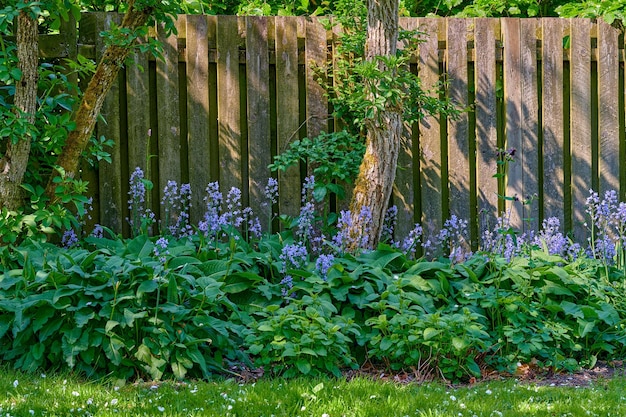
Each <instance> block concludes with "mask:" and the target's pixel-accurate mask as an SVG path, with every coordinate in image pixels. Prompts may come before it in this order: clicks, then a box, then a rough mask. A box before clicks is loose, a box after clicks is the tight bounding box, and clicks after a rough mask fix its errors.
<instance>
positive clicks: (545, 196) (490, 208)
mask: <svg viewBox="0 0 626 417" xmlns="http://www.w3.org/2000/svg"><path fill="white" fill-rule="evenodd" d="M119 19H120V17H119V16H117V15H114V14H98V13H94V14H86V15H83V17H82V20H81V22H80V30H79V48H78V49H79V52H81V53H83V54H87V55H89V54H91V55H92V56H93V57H95V58H98V57H99V56H100V54H101V52H102V50H103V46H104V45H103V41H102V39H101V38H100V37H99V36H97V35H96V34H98V33H99V32H100V31H102V30H104V29H105V28H106V27H107V26H108V25H109V24H110V23H111V22H114V21H116V20H119ZM401 26H402V27H404V28H406V29H420V30H421V31H422V32H424V33H426V34H427V36H424V42H423V43H422V44H421V45H420V48H419V51H418V53H417V54H416V56H415V60H414V63H413V65H412V67H411V68H412V70H413V71H417V73H418V74H419V76H420V78H421V81H422V84H423V87H424V88H426V89H429V90H432V89H433V88H434V87H435V86H436V84H437V83H438V82H439V81H440V80H442V79H444V78H445V79H446V80H447V81H448V84H447V87H446V90H445V91H444V92H443V93H445V94H447V95H448V96H449V97H451V98H452V99H453V100H454V101H455V102H457V103H458V104H459V105H460V106H464V107H465V106H470V105H471V109H470V111H468V112H465V113H463V114H462V115H461V117H460V118H458V119H456V120H446V119H443V118H433V117H430V118H426V119H424V120H423V121H422V122H420V123H419V125H416V126H412V127H408V128H407V134H406V136H405V138H404V139H403V145H402V149H403V151H402V153H401V156H400V162H399V169H398V175H397V180H396V184H395V189H394V194H393V202H394V204H396V205H397V206H398V208H399V221H398V225H399V231H400V233H401V234H403V233H406V232H407V231H408V230H409V229H411V228H412V225H413V224H414V223H415V222H420V223H422V224H423V225H424V227H425V229H426V230H427V231H434V230H438V229H439V228H440V227H441V225H442V224H443V222H444V221H445V219H447V218H448V217H449V216H450V215H453V214H454V215H457V216H459V217H462V218H465V219H468V220H470V222H471V225H472V226H471V232H472V236H473V237H474V238H475V237H476V236H477V235H478V234H479V233H480V230H481V229H482V228H483V227H485V226H486V225H487V220H486V219H487V218H488V217H491V220H490V222H491V224H493V216H495V215H497V214H498V212H499V211H500V212H501V211H502V210H506V212H508V213H510V217H511V221H512V223H513V224H514V225H516V226H519V227H521V228H530V229H534V230H536V229H538V227H539V226H540V225H541V220H542V219H545V218H548V217H552V216H554V217H557V218H559V219H560V220H561V224H562V225H564V227H565V229H566V230H569V231H573V233H574V235H575V237H576V238H578V239H581V238H583V237H584V236H585V227H584V225H583V223H584V220H585V211H584V208H585V199H586V197H587V196H588V192H589V190H590V189H594V190H598V191H600V192H604V191H605V190H610V189H615V190H618V191H619V193H620V196H622V197H623V196H624V194H625V192H626V169H625V167H624V164H626V159H625V157H624V153H625V151H624V149H625V148H624V145H623V144H624V132H625V122H624V118H625V112H624V109H625V106H624V90H625V83H624V76H625V75H624V56H623V55H624V48H623V47H624V39H623V36H622V35H621V34H620V32H619V31H617V30H616V29H614V28H612V27H611V26H609V25H607V24H605V23H604V22H602V21H598V22H594V21H591V20H586V19H571V20H568V19H557V18H544V19H514V18H503V19H436V18H435V19H431V18H424V19H422V18H420V19H417V18H411V19H404V18H403V19H401ZM177 28H178V34H177V35H172V36H169V37H165V36H164V35H163V33H162V30H161V29H160V28H157V29H156V30H155V36H158V37H159V38H160V39H161V41H162V42H163V60H158V61H155V60H153V59H151V58H150V57H148V56H146V55H143V54H139V53H138V54H135V55H133V56H132V58H131V64H130V65H128V66H127V68H126V70H125V71H124V72H122V73H121V74H120V76H119V82H118V83H117V85H116V86H115V87H114V88H113V89H112V91H111V92H110V93H109V95H108V97H107V102H106V105H105V108H104V111H103V115H104V118H105V119H106V123H105V122H99V123H98V127H97V134H98V135H104V136H106V137H107V138H111V139H114V140H115V142H116V144H117V146H116V147H115V149H114V150H113V163H112V164H110V165H108V164H103V165H101V166H100V169H99V171H98V172H85V176H86V177H87V178H88V179H90V181H92V183H93V184H97V185H98V192H97V193H96V196H95V197H96V204H95V206H96V207H99V209H98V213H97V216H98V217H99V219H100V222H101V223H102V224H105V225H107V226H110V227H112V228H114V229H116V230H126V228H127V226H125V223H126V222H125V220H124V219H125V218H126V217H127V216H128V208H127V199H128V197H127V192H128V185H127V184H128V178H129V174H130V173H131V172H132V170H133V169H134V167H136V166H139V167H141V168H142V169H144V171H147V172H149V175H150V178H151V179H152V180H153V182H154V183H155V189H154V192H153V195H152V202H153V205H154V208H155V209H157V211H158V202H159V200H160V191H159V190H162V189H163V187H164V186H165V184H166V183H167V181H168V180H175V181H178V182H179V183H180V182H183V183H187V182H188V183H190V184H191V188H192V191H193V195H194V198H193V205H194V208H193V213H192V220H193V221H197V220H198V219H199V218H200V217H201V216H202V212H203V201H202V200H203V195H204V188H205V187H206V185H207V183H209V182H210V181H219V182H220V185H221V188H222V190H225V191H227V190H228V189H230V187H238V188H240V189H241V190H242V192H243V196H244V202H245V203H246V204H249V205H250V206H251V207H252V208H253V209H254V210H255V212H256V213H259V214H261V217H262V218H264V219H267V218H268V217H269V215H270V212H269V211H268V209H267V208H264V207H263V206H262V205H261V201H262V199H263V187H264V184H265V182H266V180H267V179H268V177H270V176H272V175H276V174H273V173H271V172H270V171H269V169H268V168H267V166H268V164H270V163H271V161H272V157H273V156H274V155H276V154H277V153H278V152H280V151H281V150H283V149H285V148H286V146H287V145H288V144H289V142H290V141H292V140H294V139H295V138H298V137H304V136H314V135H317V134H318V133H320V132H321V131H328V130H330V129H333V122H332V119H331V118H329V108H328V103H327V100H326V98H325V95H324V90H323V89H322V88H321V87H320V86H319V85H318V83H317V82H316V81H315V75H314V74H313V71H312V65H324V64H325V63H326V62H329V59H331V57H332V52H333V37H334V36H336V34H333V33H332V31H326V30H325V28H324V26H323V25H322V24H320V22H319V21H317V20H316V19H309V18H304V17H234V16H220V17H215V16H180V17H179V18H178V21H177ZM440 93H442V92H437V91H433V94H440ZM501 148H504V149H515V155H514V161H511V162H509V163H508V167H507V176H506V180H503V181H499V179H498V178H496V177H494V175H495V174H496V172H497V169H498V167H499V164H498V152H497V150H498V149H501ZM150 155H155V156H154V157H153V158H150V157H149V156H150ZM147 161H150V164H149V165H148V164H147ZM301 171H302V172H304V171H303V170H298V169H292V170H289V171H288V172H287V173H284V174H282V173H280V174H278V179H279V184H280V201H279V204H278V207H277V210H278V212H279V213H287V214H292V215H295V214H297V213H298V210H299V201H300V199H299V195H300V183H301V181H302V178H301ZM499 182H500V186H499ZM499 195H506V196H508V197H517V199H516V200H514V199H510V200H505V199H502V198H501V197H499ZM524 201H526V202H527V203H528V204H524ZM275 210H276V208H275ZM264 224H267V223H264Z"/></svg>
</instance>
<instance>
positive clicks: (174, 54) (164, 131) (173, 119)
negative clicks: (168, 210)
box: [155, 25, 181, 222]
mask: <svg viewBox="0 0 626 417" xmlns="http://www.w3.org/2000/svg"><path fill="white" fill-rule="evenodd" d="M157 32H158V36H159V40H160V41H161V44H162V45H163V59H162V60H158V61H157V64H156V65H157V77H156V83H157V86H156V88H157V108H158V119H157V128H158V139H157V143H158V148H159V177H158V178H159V180H158V183H155V187H158V189H159V197H160V198H162V197H163V190H164V188H165V186H166V185H167V182H168V181H176V182H177V183H179V184H180V181H181V159H180V109H179V105H178V100H179V89H178V37H177V36H176V35H175V34H171V35H170V36H165V31H164V28H163V26H162V25H159V27H158V28H157ZM160 207H161V216H160V219H161V221H162V222H163V221H165V222H167V221H168V220H169V219H165V218H164V216H165V206H164V205H161V206H160Z"/></svg>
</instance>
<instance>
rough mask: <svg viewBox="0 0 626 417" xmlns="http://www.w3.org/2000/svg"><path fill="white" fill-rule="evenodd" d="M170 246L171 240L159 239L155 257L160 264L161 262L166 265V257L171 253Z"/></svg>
mask: <svg viewBox="0 0 626 417" xmlns="http://www.w3.org/2000/svg"><path fill="white" fill-rule="evenodd" d="M169 244H170V242H169V240H167V238H165V237H161V238H159V239H158V240H157V241H156V242H155V244H154V249H153V251H154V256H156V257H157V258H158V259H159V262H161V263H162V264H165V262H166V261H167V258H166V255H169V253H170V252H169V250H168V249H167V247H168V246H169Z"/></svg>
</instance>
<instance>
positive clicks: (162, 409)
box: [157, 406, 165, 412]
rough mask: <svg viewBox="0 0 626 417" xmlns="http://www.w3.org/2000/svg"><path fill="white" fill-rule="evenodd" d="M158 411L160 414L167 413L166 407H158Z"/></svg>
mask: <svg viewBox="0 0 626 417" xmlns="http://www.w3.org/2000/svg"><path fill="white" fill-rule="evenodd" d="M157 410H159V411H160V412H164V411H165V407H161V406H158V407H157Z"/></svg>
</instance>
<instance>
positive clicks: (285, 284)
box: [280, 275, 295, 298]
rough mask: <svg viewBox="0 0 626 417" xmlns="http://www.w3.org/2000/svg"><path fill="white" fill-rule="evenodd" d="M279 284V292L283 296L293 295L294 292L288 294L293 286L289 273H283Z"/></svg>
mask: <svg viewBox="0 0 626 417" xmlns="http://www.w3.org/2000/svg"><path fill="white" fill-rule="evenodd" d="M280 285H281V286H282V288H281V290H280V292H281V294H282V295H283V297H285V298H286V297H293V296H294V295H295V294H294V293H291V294H290V291H291V289H292V288H293V277H292V276H291V275H285V278H283V279H282V280H281V281H280Z"/></svg>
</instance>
